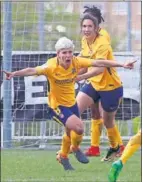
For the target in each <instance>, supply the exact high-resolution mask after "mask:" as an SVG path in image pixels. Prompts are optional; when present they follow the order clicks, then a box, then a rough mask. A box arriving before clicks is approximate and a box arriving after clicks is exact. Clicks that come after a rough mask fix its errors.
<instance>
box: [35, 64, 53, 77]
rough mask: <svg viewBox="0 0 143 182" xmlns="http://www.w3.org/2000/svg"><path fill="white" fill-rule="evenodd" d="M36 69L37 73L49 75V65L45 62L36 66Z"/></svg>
mask: <svg viewBox="0 0 143 182" xmlns="http://www.w3.org/2000/svg"><path fill="white" fill-rule="evenodd" d="M35 69H36V71H37V75H45V76H49V71H50V70H49V67H48V65H47V64H43V65H41V66H37V67H36V68H35Z"/></svg>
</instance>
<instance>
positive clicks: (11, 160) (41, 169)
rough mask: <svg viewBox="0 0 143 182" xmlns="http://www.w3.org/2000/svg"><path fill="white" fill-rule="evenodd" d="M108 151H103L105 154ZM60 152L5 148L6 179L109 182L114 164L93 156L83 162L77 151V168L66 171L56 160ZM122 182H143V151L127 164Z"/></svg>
mask: <svg viewBox="0 0 143 182" xmlns="http://www.w3.org/2000/svg"><path fill="white" fill-rule="evenodd" d="M104 154H105V152H104V153H103V154H102V155H104ZM55 157H56V151H46V150H29V149H27V150H24V149H23V150H2V151H1V181H2V182H31V181H33V182H107V181H108V178H107V175H108V172H109V169H110V167H111V163H103V162H100V159H101V158H102V156H101V157H97V158H95V157H93V158H90V163H89V164H80V163H79V162H78V161H77V160H76V159H75V157H74V156H73V154H71V155H70V161H71V163H72V165H73V167H74V168H75V169H76V170H75V171H72V172H65V171H64V170H63V167H62V166H61V165H60V164H59V163H58V162H57V161H56V159H55ZM118 181H119V182H121V181H122V182H141V153H140V152H137V153H136V154H135V155H134V156H133V157H132V158H131V159H130V160H129V161H128V162H127V164H126V165H125V166H124V168H123V171H122V172H121V174H120V177H119V180H118Z"/></svg>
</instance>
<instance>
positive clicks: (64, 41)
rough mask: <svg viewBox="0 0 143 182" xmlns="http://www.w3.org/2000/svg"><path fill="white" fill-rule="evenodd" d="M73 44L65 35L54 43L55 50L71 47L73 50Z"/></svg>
mask: <svg viewBox="0 0 143 182" xmlns="http://www.w3.org/2000/svg"><path fill="white" fill-rule="evenodd" d="M74 47H75V46H74V44H73V42H72V41H71V40H70V39H68V38H67V37H61V38H60V39H59V40H58V41H57V42H56V44H55V49H56V51H59V50H61V49H70V48H71V49H73V50H74Z"/></svg>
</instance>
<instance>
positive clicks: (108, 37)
mask: <svg viewBox="0 0 143 182" xmlns="http://www.w3.org/2000/svg"><path fill="white" fill-rule="evenodd" d="M99 34H100V35H103V36H104V37H106V39H107V40H108V41H109V42H111V39H110V35H109V33H108V32H107V30H105V29H103V28H100V29H99Z"/></svg>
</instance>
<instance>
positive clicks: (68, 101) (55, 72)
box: [36, 56, 92, 109]
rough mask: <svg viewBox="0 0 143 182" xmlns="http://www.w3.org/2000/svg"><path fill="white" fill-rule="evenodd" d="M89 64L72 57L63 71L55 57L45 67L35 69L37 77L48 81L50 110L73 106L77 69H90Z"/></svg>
mask: <svg viewBox="0 0 143 182" xmlns="http://www.w3.org/2000/svg"><path fill="white" fill-rule="evenodd" d="M91 62H92V61H91V60H90V59H85V58H81V57H75V56H73V59H72V62H71V65H70V67H69V68H68V69H64V68H63V67H62V66H60V65H59V64H58V60H57V57H55V58H51V59H49V60H48V61H47V63H46V64H45V66H38V67H36V70H37V75H45V76H46V77H47V79H48V80H49V85H50V92H49V94H48V104H49V106H50V107H51V108H53V109H55V108H57V107H58V106H59V105H61V106H66V107H71V106H73V105H75V103H76V100H75V88H74V84H75V78H76V76H77V75H78V72H79V69H81V68H87V67H90V66H91Z"/></svg>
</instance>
